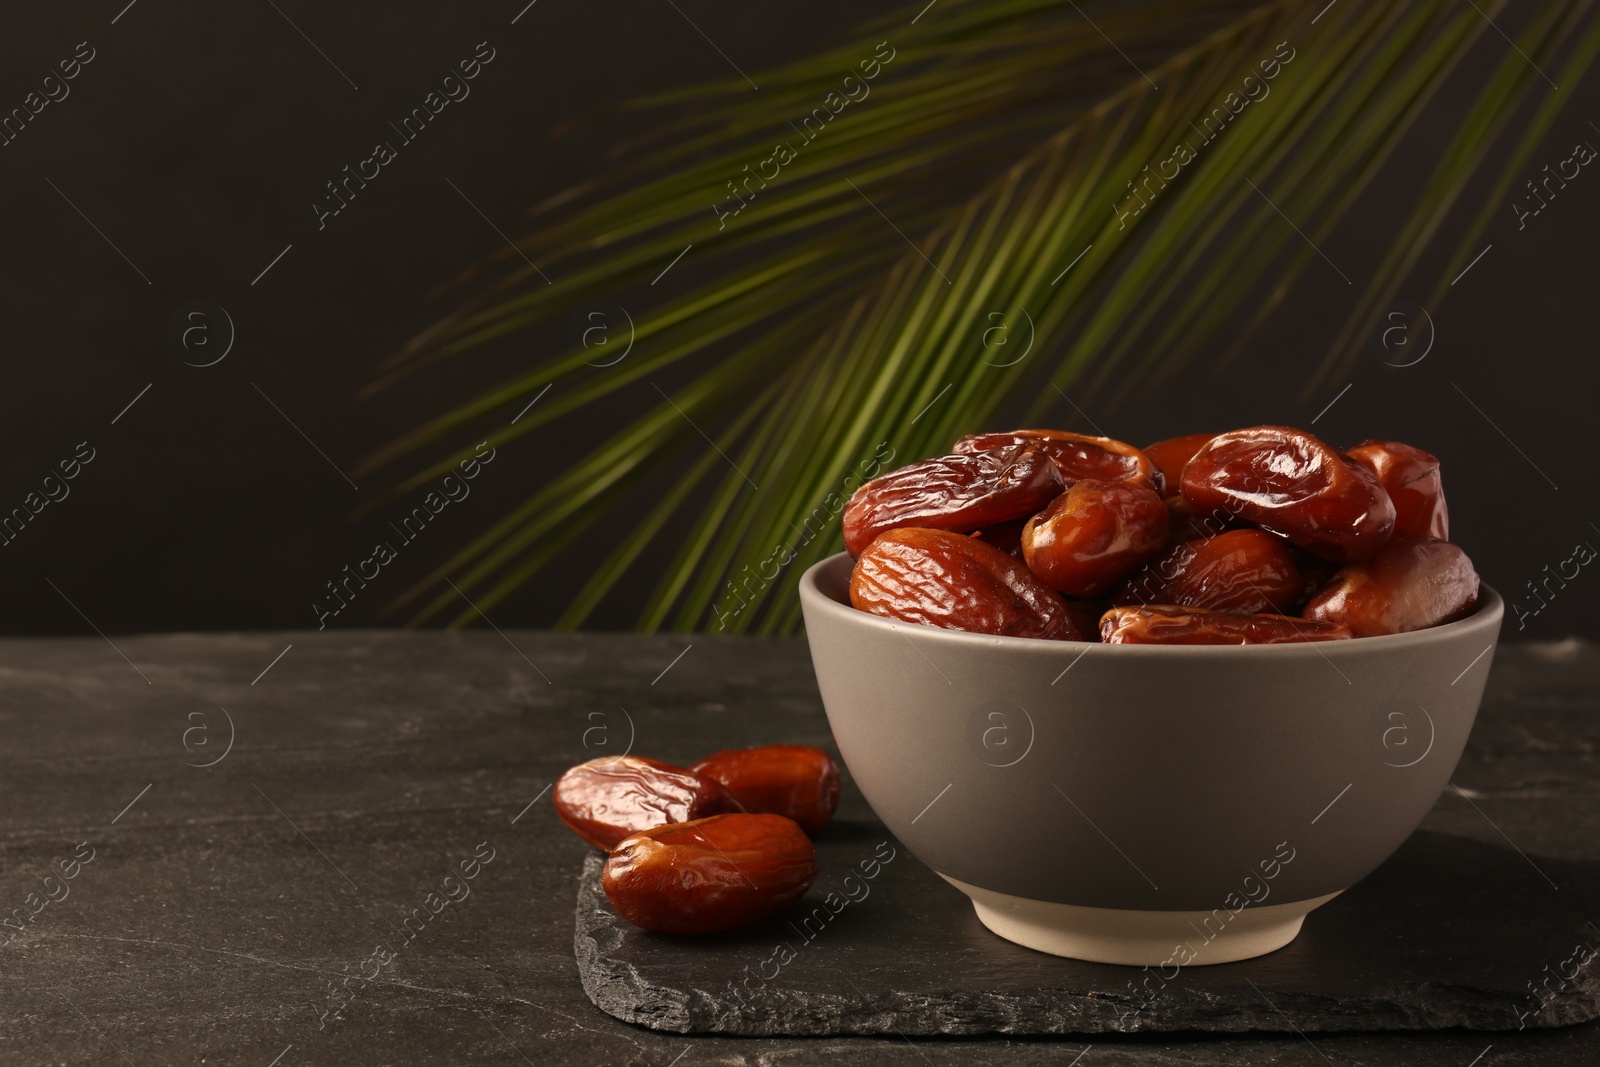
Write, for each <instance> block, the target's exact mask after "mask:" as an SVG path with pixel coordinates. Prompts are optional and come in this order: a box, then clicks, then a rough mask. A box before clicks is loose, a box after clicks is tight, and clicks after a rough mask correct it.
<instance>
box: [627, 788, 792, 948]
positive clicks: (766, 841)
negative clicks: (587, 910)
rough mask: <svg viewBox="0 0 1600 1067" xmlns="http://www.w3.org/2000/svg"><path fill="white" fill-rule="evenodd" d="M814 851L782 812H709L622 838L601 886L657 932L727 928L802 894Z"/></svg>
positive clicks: (630, 918) (763, 914)
mask: <svg viewBox="0 0 1600 1067" xmlns="http://www.w3.org/2000/svg"><path fill="white" fill-rule="evenodd" d="M816 877H817V856H816V852H815V851H813V849H812V847H811V842H810V840H809V839H807V837H806V835H805V831H803V830H801V829H800V826H799V825H798V824H797V823H796V822H795V821H794V820H792V819H786V818H784V817H783V816H781V815H748V814H739V815H715V816H712V817H711V818H707V819H698V820H695V821H693V822H685V823H677V824H674V825H671V826H659V827H656V828H655V829H653V830H645V831H642V832H641V833H637V834H634V835H632V836H631V837H629V838H627V839H626V840H624V841H623V842H621V843H620V844H618V845H617V847H616V850H615V851H613V852H612V853H611V856H610V858H608V859H607V860H606V865H605V869H604V870H603V871H602V872H601V875H600V885H601V888H602V889H604V890H605V894H606V899H607V900H609V901H611V906H612V907H613V908H615V909H616V910H617V914H618V915H620V916H622V917H623V918H624V919H626V920H628V921H629V922H630V923H633V925H635V926H640V927H643V928H644V929H646V930H654V931H655V932H657V933H662V934H711V933H716V932H717V931H719V930H732V929H733V928H735V927H738V926H743V925H745V924H746V923H750V922H754V921H755V920H757V919H761V918H764V917H766V916H768V915H771V914H772V913H773V912H775V911H777V910H778V909H779V908H781V907H783V906H784V905H785V904H788V903H789V902H791V901H794V900H797V899H799V898H800V897H801V896H803V895H805V891H806V890H807V889H809V888H811V883H812V882H813V881H814V880H815V879H816Z"/></svg>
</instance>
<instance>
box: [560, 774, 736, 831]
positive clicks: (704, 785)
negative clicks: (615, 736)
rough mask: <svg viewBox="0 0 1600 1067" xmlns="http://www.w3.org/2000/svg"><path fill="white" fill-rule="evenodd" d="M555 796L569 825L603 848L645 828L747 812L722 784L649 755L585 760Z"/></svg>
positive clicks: (561, 815)
mask: <svg viewBox="0 0 1600 1067" xmlns="http://www.w3.org/2000/svg"><path fill="white" fill-rule="evenodd" d="M551 800H552V803H554V805H555V809H556V815H557V816H558V817H559V818H560V819H561V821H562V822H564V823H566V824H567V828H568V829H570V830H571V831H572V832H573V833H575V834H577V835H578V836H579V837H581V838H583V839H584V840H585V841H587V842H589V843H590V844H591V845H594V846H595V847H596V848H602V849H611V848H613V847H615V846H616V844H617V842H618V841H621V840H622V839H623V838H625V837H627V836H628V835H629V834H633V833H638V832H639V831H641V830H649V829H651V828H652V827H657V826H663V825H666V824H668V823H679V822H688V821H689V820H691V819H702V818H705V817H707V816H710V815H721V814H724V813H727V812H737V811H741V810H743V809H742V808H741V807H740V806H739V802H738V801H737V800H736V799H734V797H733V794H731V793H729V792H728V790H727V789H726V788H724V787H723V785H722V783H721V782H718V781H716V780H714V779H711V778H707V777H704V776H703V775H699V774H695V773H694V772H693V771H686V770H684V769H683V768H681V767H674V766H672V765H671V764H669V763H662V762H661V761H660V760H653V759H645V758H644V757H643V756H602V757H601V758H599V759H593V760H590V761H589V762H588V763H580V764H578V765H577V766H576V767H573V768H572V769H571V770H569V771H567V772H566V773H565V774H563V775H562V776H561V778H560V779H559V780H558V781H557V782H556V785H555V789H554V790H553V792H552V795H551Z"/></svg>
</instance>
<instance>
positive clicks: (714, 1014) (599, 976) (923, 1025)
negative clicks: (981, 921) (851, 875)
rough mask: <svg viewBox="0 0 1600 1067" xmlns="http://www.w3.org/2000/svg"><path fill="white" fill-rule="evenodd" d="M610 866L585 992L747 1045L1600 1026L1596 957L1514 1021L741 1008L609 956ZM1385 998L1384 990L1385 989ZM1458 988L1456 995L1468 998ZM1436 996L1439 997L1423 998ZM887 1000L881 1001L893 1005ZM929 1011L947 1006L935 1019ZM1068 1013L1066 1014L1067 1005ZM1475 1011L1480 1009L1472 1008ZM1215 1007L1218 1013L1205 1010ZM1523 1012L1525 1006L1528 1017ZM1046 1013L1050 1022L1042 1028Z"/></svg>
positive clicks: (1293, 1001)
mask: <svg viewBox="0 0 1600 1067" xmlns="http://www.w3.org/2000/svg"><path fill="white" fill-rule="evenodd" d="M603 864H604V861H603V860H602V859H601V857H599V856H589V857H587V858H586V859H585V861H584V868H583V875H582V877H581V879H580V880H579V884H578V899H577V906H576V914H575V920H576V922H575V928H574V932H573V950H574V955H575V956H576V959H577V965H578V976H579V979H580V980H581V982H582V984H583V991H584V993H585V994H586V995H587V996H588V998H589V1000H590V1001H591V1002H592V1003H593V1004H594V1005H595V1007H597V1008H599V1009H600V1010H601V1011H603V1012H605V1013H606V1014H608V1015H611V1016H613V1017H615V1018H618V1019H621V1020H622V1021H624V1022H627V1023H633V1024H635V1025H638V1026H644V1027H647V1028H648V1029H651V1030H659V1031H665V1032H669V1033H678V1034H690V1033H720V1034H737V1035H742V1036H750V1037H776V1036H787V1037H825V1036H837V1035H845V1034H850V1035H883V1034H896V1033H898V1034H900V1035H902V1036H915V1037H952V1036H978V1035H984V1034H1009V1035H1015V1036H1057V1035H1059V1036H1068V1035H1089V1034H1107V1033H1184V1032H1189V1033H1249V1032H1259V1033H1295V1032H1305V1031H1310V1032H1313V1033H1326V1032H1333V1031H1351V1030H1358V1031H1364V1032H1381V1031H1405V1030H1410V1031H1419V1030H1420V1031H1426V1030H1443V1029H1452V1028H1462V1029H1468V1030H1480V1031H1507V1030H1510V1031H1515V1030H1518V1029H1521V1028H1523V1026H1526V1027H1527V1028H1529V1029H1533V1028H1550V1027H1562V1026H1573V1025H1577V1024H1579V1023H1585V1022H1590V1021H1592V1020H1594V1019H1596V1018H1600V966H1597V965H1596V961H1593V960H1591V961H1590V964H1589V965H1588V966H1587V967H1586V968H1585V969H1584V970H1583V971H1581V972H1580V973H1579V975H1578V977H1577V979H1576V980H1575V981H1574V984H1573V985H1572V987H1571V988H1570V989H1569V990H1568V991H1567V993H1568V995H1566V996H1563V997H1559V998H1554V999H1552V1000H1551V1001H1549V1002H1547V1003H1545V1005H1544V1006H1543V1008H1542V1009H1541V1010H1540V1011H1539V1012H1538V1013H1537V1014H1529V1015H1528V1016H1527V1017H1526V1018H1525V1019H1523V1020H1521V1022H1520V1023H1519V1020H1518V1018H1517V1014H1516V1013H1517V1010H1518V1005H1517V1004H1515V1003H1514V1002H1510V1001H1507V1000H1506V999H1505V998H1504V996H1503V995H1502V994H1500V993H1498V992H1496V993H1492V994H1491V993H1485V994H1484V995H1483V998H1482V1003H1481V1005H1476V1006H1473V1005H1462V1006H1460V1007H1458V1008H1457V1009H1456V1010H1452V1011H1447V1012H1440V1011H1437V1010H1434V1011H1429V1010H1426V1009H1424V1008H1422V1007H1420V1006H1419V1005H1417V1004H1415V1003H1414V1002H1415V1001H1416V1000H1421V999H1424V998H1422V997H1419V996H1418V991H1417V990H1412V991H1410V995H1409V997H1408V999H1409V1000H1412V1001H1413V1003H1410V1004H1402V1003H1397V1002H1396V999H1394V998H1384V997H1381V996H1375V997H1373V998H1370V999H1359V1000H1357V999H1348V998H1346V999H1338V998H1330V997H1317V996H1295V997H1290V996H1287V995H1283V994H1278V995H1276V996H1274V992H1273V991H1272V990H1264V991H1263V998H1262V1003H1261V1006H1260V1008H1259V1009H1254V1010H1243V1011H1241V1010H1238V1008H1237V1005H1235V1006H1232V1007H1230V1008H1226V1009H1225V1010H1224V1011H1222V1012H1221V1013H1217V1012H1216V1011H1215V1009H1216V1008H1217V1007H1218V1005H1216V1004H1215V1003H1214V1002H1212V1001H1211V999H1210V998H1205V997H1175V998H1173V1001H1172V1002H1168V1003H1166V1004H1163V1005H1162V1006H1161V1007H1162V1013H1161V1014H1162V1015H1169V1016H1172V1017H1174V1019H1175V1020H1176V1021H1174V1022H1171V1023H1168V1022H1164V1021H1163V1020H1162V1018H1161V1017H1160V1016H1157V1015H1154V1014H1153V1013H1152V1014H1150V1015H1149V1016H1147V1015H1146V1013H1145V1012H1140V1013H1138V1014H1137V1015H1135V1016H1134V1017H1133V1018H1132V1019H1131V1020H1130V1019H1126V1018H1125V1017H1126V1016H1127V1014H1128V1008H1129V1001H1128V1000H1127V998H1125V997H1121V996H1119V995H1117V994H1112V993H1106V994H1104V995H1101V996H1094V995H1090V996H1082V995H1077V994H1073V993H1069V992H1066V991H1052V990H1045V989H1041V990H1039V991H1038V996H1037V997H1031V998H1027V999H1023V998H1018V997H1016V996H1014V995H1003V996H990V997H984V996H982V995H981V994H980V993H978V992H976V991H974V992H972V993H942V994H927V993H918V992H897V993H887V994H880V995H879V996H878V998H877V999H876V1001H869V1000H868V998H867V997H866V995H865V994H862V996H861V997H860V999H856V998H849V997H838V996H830V995H827V994H822V993H815V992H804V991H794V990H786V989H779V988H775V987H773V986H771V985H768V986H766V987H765V988H764V989H763V992H762V994H761V996H760V997H759V998H757V999H754V1000H753V1001H752V1002H751V1003H750V1005H749V1006H747V1007H745V1006H741V1008H740V1010H738V1011H734V1010H732V1009H731V1008H730V1006H729V1005H727V1004H726V1002H725V1000H722V999H719V997H718V996H717V995H715V994H714V993H713V992H711V991H706V990H700V989H690V990H683V989H676V988H672V987H669V986H663V985H660V984H658V983H655V982H651V981H650V980H649V979H648V978H646V977H645V976H643V975H641V974H640V973H639V972H638V970H637V968H635V967H633V966H632V965H631V964H629V963H627V962H625V961H622V960H618V959H615V958H614V957H612V956H610V955H608V954H607V953H606V951H605V948H606V947H607V946H606V944H604V942H611V943H614V942H615V939H616V938H618V937H620V936H622V933H623V923H622V920H620V919H618V918H617V916H616V915H615V913H614V912H613V911H612V910H611V906H610V904H609V902H608V901H607V900H606V898H605V893H604V892H603V891H602V890H601V888H600V870H601V867H602V866H603ZM1380 992H1381V991H1380ZM1462 992H1463V991H1462V990H1461V989H1460V988H1459V987H1458V988H1455V989H1454V995H1455V996H1456V997H1460V996H1461V994H1462ZM1427 999H1432V998H1427ZM886 1000H887V1001H889V1003H887V1004H885V1001H886ZM930 1003H938V1004H939V1005H940V1010H938V1011H937V1012H933V1013H930V1012H929V1011H928V1010H927V1009H928V1006H929V1005H930ZM1069 1005H1070V1006H1071V1011H1070V1014H1069V1013H1068V1012H1064V1011H1063V1008H1067V1007H1068V1006H1069ZM1475 1007H1476V1009H1477V1010H1474V1008H1475ZM1208 1009H1211V1010H1212V1014H1206V1013H1207V1010H1208ZM1523 1010H1526V1009H1523ZM1043 1017H1051V1021H1050V1022H1049V1023H1048V1024H1046V1025H1043V1026H1041V1025H1040V1022H1041V1019H1042V1018H1043ZM1353 1023H1359V1025H1352V1024H1353Z"/></svg>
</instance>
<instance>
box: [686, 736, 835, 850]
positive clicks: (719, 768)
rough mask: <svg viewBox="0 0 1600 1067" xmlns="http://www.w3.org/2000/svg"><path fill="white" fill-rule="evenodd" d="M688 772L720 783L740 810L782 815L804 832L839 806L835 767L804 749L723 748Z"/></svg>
mask: <svg viewBox="0 0 1600 1067" xmlns="http://www.w3.org/2000/svg"><path fill="white" fill-rule="evenodd" d="M689 769H690V770H691V771H693V772H695V773H696V774H700V775H704V776H705V777H707V778H712V779H715V780H716V781H718V782H721V783H722V785H723V787H724V788H726V789H727V790H728V792H730V793H732V794H733V796H734V799H736V800H738V801H739V803H740V804H742V805H744V810H745V811H748V812H755V813H760V814H766V815H783V816H787V817H788V818H791V819H793V820H794V821H795V822H797V823H799V824H800V827H801V829H803V830H805V831H806V833H809V834H814V833H816V832H817V831H818V830H820V829H822V828H823V827H824V826H826V825H828V820H829V819H831V818H833V809H834V808H836V807H838V805H839V767H838V765H837V764H835V763H834V762H833V757H832V756H829V755H828V754H827V753H826V752H824V751H822V749H820V748H813V747H811V746H810V745H761V746H760V747H757V748H735V749H724V750H723V751H721V752H713V753H712V754H711V755H709V756H707V757H706V758H705V759H703V760H700V761H699V762H698V763H696V764H694V765H693V766H692V767H690V768H689Z"/></svg>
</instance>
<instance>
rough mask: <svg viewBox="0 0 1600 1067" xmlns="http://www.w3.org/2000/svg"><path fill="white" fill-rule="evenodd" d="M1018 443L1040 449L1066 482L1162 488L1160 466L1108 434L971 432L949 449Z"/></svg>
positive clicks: (967, 450) (978, 449) (991, 447)
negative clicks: (1121, 483) (1126, 483)
mask: <svg viewBox="0 0 1600 1067" xmlns="http://www.w3.org/2000/svg"><path fill="white" fill-rule="evenodd" d="M1018 445H1033V446H1035V447H1037V448H1042V449H1043V450H1044V452H1045V454H1046V455H1048V456H1049V457H1050V460H1051V462H1053V463H1054V464H1055V465H1056V469H1057V470H1059V471H1060V472H1061V477H1063V478H1065V479H1066V481H1067V484H1068V485H1071V484H1072V483H1073V482H1078V481H1082V480H1083V479H1085V478H1095V479H1098V480H1100V481H1104V482H1141V483H1143V484H1145V485H1148V486H1149V487H1150V488H1152V489H1154V490H1155V491H1156V492H1158V493H1159V492H1162V491H1163V488H1164V482H1163V479H1162V477H1161V468H1160V467H1157V466H1156V465H1155V463H1154V462H1153V461H1152V460H1151V459H1150V457H1149V456H1147V455H1145V454H1144V453H1143V452H1141V451H1140V450H1139V449H1137V448H1134V447H1133V446H1132V445H1130V444H1127V443H1126V442H1123V441H1118V440H1115V439H1114V438H1110V437H1090V436H1088V435H1087V434H1081V433H1068V432H1067V431H1065V430H1011V431H1010V432H1008V433H975V434H969V435H967V436H966V437H963V438H962V439H961V440H959V441H957V442H956V443H955V448H954V449H953V451H955V452H958V453H981V452H987V451H991V450H994V449H1002V448H1013V447H1016V446H1018Z"/></svg>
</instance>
